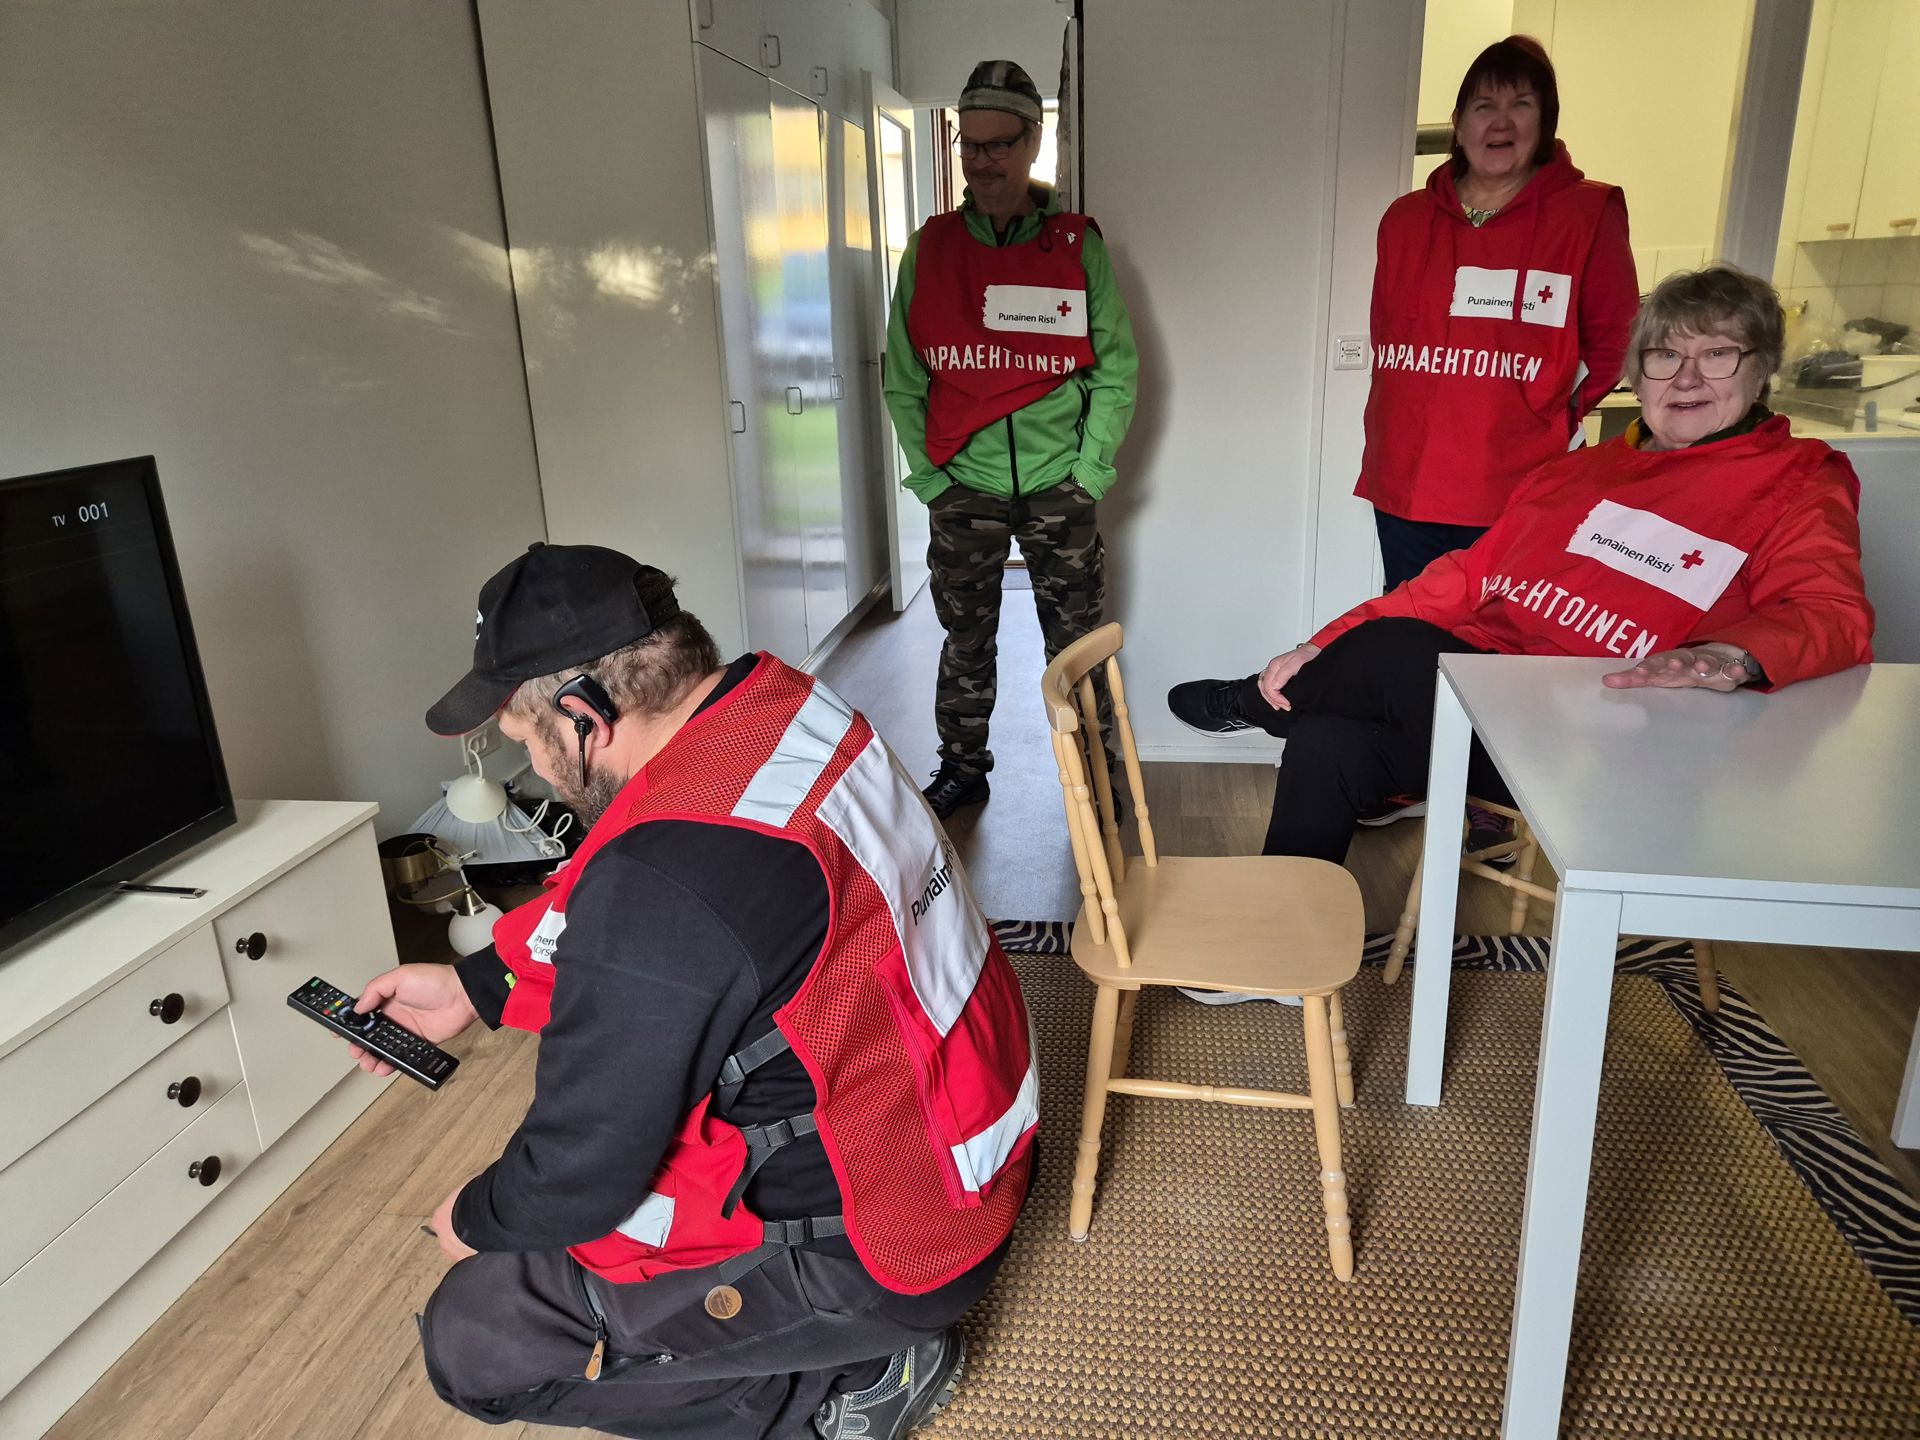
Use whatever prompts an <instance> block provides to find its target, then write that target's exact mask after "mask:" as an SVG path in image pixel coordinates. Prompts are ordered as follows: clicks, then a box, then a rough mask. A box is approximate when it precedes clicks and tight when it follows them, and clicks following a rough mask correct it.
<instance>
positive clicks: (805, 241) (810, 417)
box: [769, 85, 848, 665]
mask: <svg viewBox="0 0 1920 1440" xmlns="http://www.w3.org/2000/svg"><path fill="white" fill-rule="evenodd" d="M769 94H770V96H771V102H770V103H771V113H772V118H773V189H774V194H775V196H776V197H777V198H778V200H779V230H778V234H777V237H775V243H777V244H778V246H779V266H780V275H781V285H780V291H781V316H780V320H781V324H780V343H779V350H778V353H777V357H776V361H775V363H776V366H777V367H778V368H780V369H781V370H783V371H784V372H785V373H784V375H783V377H782V386H781V390H782V395H783V398H784V401H785V404H784V406H783V411H782V414H781V415H780V416H779V417H777V419H778V421H779V425H780V430H781V440H780V449H779V451H778V453H779V455H780V456H781V459H782V461H783V464H784V468H785V471H786V476H787V479H786V481H785V483H783V484H782V486H781V492H782V494H783V495H784V496H785V497H786V498H787V500H788V503H789V504H790V505H791V506H792V509H791V511H790V512H789V513H787V514H786V515H784V516H783V517H782V525H781V532H782V535H783V536H784V537H790V538H791V539H792V541H793V542H794V543H795V545H796V546H797V549H796V550H795V553H794V557H793V558H794V559H795V560H796V561H797V562H798V564H799V571H798V579H799V585H800V596H801V617H802V620H803V622H804V625H805V629H806V645H805V647H804V648H803V649H802V650H801V651H800V652H799V653H798V654H795V655H785V654H783V655H782V656H781V657H780V658H781V659H783V660H785V661H787V662H788V663H789V664H793V665H799V664H802V663H804V661H805V660H806V657H807V656H808V655H809V654H811V653H812V652H813V651H814V650H816V649H818V648H819V647H820V645H821V643H822V642H823V641H824V640H825V639H826V638H827V635H828V634H829V633H830V632H831V631H832V629H833V627H834V626H835V625H837V624H839V623H840V621H841V620H842V619H844V618H845V617H846V613H847V610H848V604H847V559H846V536H845V532H844V522H843V519H842V516H841V502H840V385H839V381H838V380H837V379H836V377H835V374H834V364H833V287H832V285H831V283H830V281H829V278H828V273H829V268H830V264H831V260H830V256H829V254H828V249H827V162H826V152H825V148H824V145H825V140H824V137H823V135H822V134H821V118H822V117H821V114H820V107H819V106H817V105H815V104H814V103H813V102H812V101H811V100H808V99H807V98H806V97H804V96H801V95H796V94H794V93H793V92H792V91H791V90H788V89H787V88H786V87H785V86H783V85H774V86H772V87H770V90H769Z"/></svg>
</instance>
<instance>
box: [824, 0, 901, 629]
mask: <svg viewBox="0 0 1920 1440" xmlns="http://www.w3.org/2000/svg"><path fill="white" fill-rule="evenodd" d="M862 3H863V4H864V0H862ZM826 125H827V226H828V236H829V245H830V248H831V250H832V255H833V276H832V278H833V369H834V390H835V393H837V394H838V395H839V396H840V508H841V517H842V522H843V523H842V535H843V537H844V545H845V551H846V569H847V574H846V591H847V601H848V603H849V604H859V603H860V602H862V601H864V600H865V599H866V598H867V595H868V593H869V592H870V591H872V590H873V588H874V586H875V585H876V584H877V583H878V582H879V581H880V580H882V579H883V578H884V577H885V576H886V575H887V536H886V501H885V500H883V499H882V498H881V491H882V490H883V489H884V488H885V486H886V480H885V479H884V477H883V476H882V474H881V470H880V452H881V448H882V443H883V442H884V443H885V444H887V445H891V444H892V443H893V440H892V437H891V436H890V435H887V434H886V433H885V432H884V431H883V430H882V428H881V421H880V416H881V405H880V350H879V344H878V341H879V339H880V336H879V333H878V332H877V331H876V330H875V329H874V325H873V289H874V286H873V274H874V270H873V250H874V237H873V205H872V202H871V199H870V197H869V195H868V189H869V186H870V185H871V183H872V162H871V160H870V159H869V157H868V154H867V132H866V131H865V130H863V129H861V128H860V125H859V124H856V123H855V122H853V121H850V120H844V119H842V118H840V117H839V116H838V115H829V116H827V117H826Z"/></svg>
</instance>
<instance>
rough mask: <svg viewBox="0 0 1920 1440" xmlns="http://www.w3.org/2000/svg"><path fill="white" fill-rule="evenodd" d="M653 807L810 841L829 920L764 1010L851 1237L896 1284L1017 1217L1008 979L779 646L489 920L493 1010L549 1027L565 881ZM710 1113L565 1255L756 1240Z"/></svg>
mask: <svg viewBox="0 0 1920 1440" xmlns="http://www.w3.org/2000/svg"><path fill="white" fill-rule="evenodd" d="M655 820H696V821H702V822H705V823H709V824H715V825H738V826H742V827H744V828H747V829H752V830H758V831H760V832H762V833H764V834H772V835H783V836H787V837H790V838H792V839H794V840H797V841H799V842H800V843H801V844H803V845H805V846H806V847H807V848H808V849H809V850H810V851H811V852H812V853H813V856H814V858H815V859H816V860H817V861H818V862H819V864H820V868H821V871H822V873H823V874H824V875H825V877H826V881H827V889H828V895H829V897H830V914H831V917H832V918H831V919H830V921H829V923H828V933H827V939H826V943H825V944H824V946H823V947H822V949H821V954H820V958H819V959H818V960H817V961H816V962H815V964H814V967H813V969H812V971H811V972H810V973H809V974H808V976H807V978H806V980H805V981H804V982H802V984H801V987H800V989H799V991H798V993H796V994H795V995H794V997H793V998H792V999H791V1000H790V1001H788V1002H787V1003H786V1004H785V1005H783V1006H782V1007H781V1008H780V1009H779V1010H778V1011H777V1012H776V1013H775V1016H774V1021H775V1024H776V1025H777V1027H778V1028H779V1030H780V1032H781V1033H782V1034H783V1035H784V1036H785V1037H786V1038H787V1040H788V1042H789V1043H790V1044H791V1046H792V1049H793V1052H794V1054H795V1055H796V1056H797V1057H798V1058H799V1060H800V1062H801V1063H802V1064H803V1065H804V1066H805V1067H806V1069H807V1073H808V1074H809V1075H810V1076H811V1077H812V1079H813V1084H814V1090H815V1094H816V1097H817V1100H816V1105H815V1109H814V1111H813V1119H814V1120H815V1122H817V1124H818V1126H819V1140H820V1142H821V1143H822V1144H823V1145H824V1146H825V1148H826V1153H827V1157H828V1160H829V1161H830V1162H831V1164H832V1167H833V1173H834V1176H835V1178H836V1179H837V1180H838V1182H839V1187H840V1196H841V1200H842V1203H843V1205H844V1216H845V1223H846V1229H847V1236H848V1238H849V1240H850V1241H851V1242H852V1244H853V1247H854V1250H855V1251H856V1253H858V1255H859V1256H860V1259H861V1261H862V1263H863V1264H864V1265H865V1266H866V1268H867V1271H868V1273H870V1274H871V1275H872V1276H873V1277H874V1279H875V1280H877V1281H879V1282H880V1283H881V1284H882V1285H884V1286H886V1287H887V1288H888V1289H891V1290H895V1291H898V1292H901V1293H903V1294H921V1293H924V1292H926V1291H928V1290H932V1289H935V1288H937V1287H938V1286H941V1285H944V1284H946V1283H947V1282H949V1281H951V1280H953V1279H955V1278H957V1277H958V1276H960V1275H962V1274H964V1273H965V1272H966V1271H967V1270H970V1269H972V1268H973V1266H975V1265H977V1264H978V1263H979V1262H980V1261H982V1260H984V1259H985V1258H986V1257H987V1256H988V1255H989V1254H990V1253H992V1251H993V1250H994V1249H995V1248H996V1247H997V1246H998V1245H999V1244H1000V1243H1001V1241H1003V1240H1004V1239H1006V1237H1007V1235H1008V1233H1009V1232H1010V1231H1011V1230H1012V1228H1013V1222H1014V1220H1015V1219H1016V1218H1017V1217H1018V1215H1019V1213H1020V1207H1021V1204H1022V1202H1023V1201H1024V1199H1025V1198H1026V1191H1027V1177H1028V1172H1029V1170H1030V1168H1031V1166H1032V1160H1033V1136H1034V1131H1035V1127H1036V1125H1037V1123H1038V1118H1039V1109H1038V1075H1037V1071H1036V1069H1035V1062H1034V1056H1033V1052H1032V1048H1031V1044H1030V1032H1029V1029H1028V1021H1027V1012H1026V1004H1025V1001H1024V1000H1023V999H1022V997H1021V994H1020V984H1019V981H1018V979H1017V978H1016V977H1015V976H1014V973H1013V967H1012V966H1011V965H1009V964H1008V962H1007V958H1006V956H1005V954H1004V953H1003V952H1002V951H1001V949H1000V946H999V944H998V942H996V941H995V940H994V938H993V935H992V932H991V931H989V930H988V928H987V926H986V922H985V921H984V920H983V919H982V918H981V915H980V911H979V908H978V907H977V906H976V905H975V904H974V901H973V896H972V893H971V891H970V890H969V889H968V887H967V884H966V877H965V874H964V873H963V872H962V870H961V869H960V864H959V861H958V859H957V858H956V857H955V856H954V854H953V852H952V850H951V848H950V847H949V845H948V843H947V840H946V837H945V835H944V834H943V833H942V832H941V830H940V828H939V826H938V825H937V824H936V823H935V821H934V819H933V815H932V812H930V811H929V810H928V809H927V807H926V803H925V802H924V801H923V800H922V799H921V796H920V793H919V791H918V790H917V789H916V788H915V787H914V785H913V782H912V781H911V780H910V779H908V777H907V775H906V772H905V771H903V770H902V769H901V768H900V764H899V761H897V760H896V759H895V758H894V757H893V754H892V752H891V751H889V750H888V749H887V747H886V745H885V744H884V743H883V742H882V741H881V740H880V739H879V738H878V737H877V736H876V735H875V734H874V733H873V730H872V727H870V726H869V725H868V724H867V721H866V720H865V718H864V717H862V716H860V715H858V714H856V713H854V712H853V711H852V710H850V709H849V708H848V707H847V706H846V704H845V703H844V702H843V701H842V700H841V699H840V698H839V697H838V696H837V695H835V694H833V692H832V691H830V690H828V689H827V688H826V687H825V686H824V685H820V684H818V683H816V682H815V681H814V680H812V679H811V678H810V677H808V676H806V675H803V674H801V673H800V672H799V671H796V670H793V669H790V668H789V667H788V666H786V665H784V664H782V663H781V662H780V661H778V660H776V659H774V658H773V657H771V656H768V655H762V656H761V657H760V663H759V664H758V665H757V666H756V667H755V668H754V670H753V672H752V673H751V674H750V675H749V676H748V677H747V679H745V680H744V681H742V682H741V683H740V684H739V685H738V686H736V687H735V688H734V689H733V690H732V691H731V692H729V693H728V694H727V695H725V696H723V697H721V699H720V700H718V701H717V702H715V703H714V704H713V705H710V706H709V707H707V709H705V710H703V711H701V712H700V713H699V714H697V715H695V716H694V717H693V719H692V720H690V721H688V723H687V724H686V726H685V727H684V728H683V729H682V730H681V731H680V732H679V733H678V734H677V735H675V736H674V738H673V739H672V741H670V742H669V743H668V745H667V747H666V749H664V750H662V751H661V752H660V754H658V755H657V756H655V757H654V758H653V760H652V761H651V762H649V763H648V765H647V766H646V767H645V768H644V769H643V770H641V772H640V773H639V774H638V775H636V776H634V778H633V779H632V781H630V782H629V783H628V785H627V787H626V788H625V789H624V790H623V791H621V793H620V795H619V797H618V798H617V799H616V800H615V801H614V803H613V805H612V806H610V807H609V808H608V810H607V812H606V814H605V815H603V816H602V817H601V818H600V820H599V822H598V823H597V824H596V825H595V826H594V827H593V829H592V830H591V831H589V832H588V834H587V837H586V839H585V840H583V841H582V842H581V845H580V849H579V852H578V853H577V854H576V855H575V856H574V857H573V859H572V860H571V861H570V862H569V863H568V865H567V866H566V867H565V868H564V869H562V870H561V871H559V872H558V873H557V874H555V875H554V876H552V877H551V878H550V879H549V880H548V882H547V886H548V892H547V894H545V895H543V896H541V897H540V898H539V899H537V900H534V901H531V902H529V903H528V904H526V905H523V906H520V907H518V908H517V909H515V910H514V911H512V912H511V913H510V914H508V915H506V916H504V917H503V918H502V919H501V920H500V921H499V922H498V923H496V924H495V926H494V944H495V946H496V948H497V949H498V951H499V954H500V957H501V959H502V960H504V961H505V962H506V964H507V965H508V967H509V968H510V969H511V970H512V971H513V975H514V985H513V988H512V990H511V992H510V994H509V997H508V1000H507V1005H506V1009H505V1012H504V1015H503V1018H504V1020H505V1022H506V1023H507V1024H510V1025H514V1026H517V1027H519V1028H521V1029H527V1030H538V1029H540V1028H541V1027H542V1026H543V1025H544V1024H545V1023H546V1021H547V1018H548V1013H549V1006H550V1002H551V999H552V994H553V985H554V973H555V971H554V958H555V950H556V945H557V943H558V942H559V941H560V939H561V938H562V936H563V935H564V933H565V930H566V903H567V896H568V895H569V893H570V892H571V891H572V889H573V886H574V884H575V882H576V881H577V879H578V877H579V875H580V874H581V872H582V871H583V870H584V869H585V867H586V866H587V865H589V864H590V863H592V860H593V856H594V854H595V852H597V851H598V850H599V849H600V848H601V847H602V846H603V845H605V844H607V843H608V842H609V841H611V840H612V839H614V838H615V837H616V836H619V835H622V834H625V833H626V832H627V831H628V830H631V829H632V828H634V827H635V826H637V825H644V824H647V823H649V822H651V821H655ZM741 883H743V884H751V883H752V877H751V876H742V877H741ZM635 923H636V926H640V925H643V924H644V917H640V916H636V917H635ZM560 959H561V963H564V955H562V956H561V957H560ZM713 1108H714V1105H713V1103H712V1097H711V1096H710V1097H708V1098H707V1099H705V1100H702V1101H701V1103H700V1104H699V1105H697V1106H695V1107H694V1109H693V1111H692V1113H690V1114H689V1115H688V1116H687V1117H686V1120H685V1122H684V1123H683V1125H682V1127H681V1131H680V1134H679V1136H678V1137H677V1139H676V1141H675V1143H674V1144H673V1146H672V1147H671V1148H670V1149H669V1150H668V1152H667V1154H666V1156H665V1157H664V1159H663V1160H662V1162H661V1166H660V1169H659V1172H658V1173H657V1174H656V1175H655V1176H654V1178H653V1180H652V1182H651V1187H650V1193H649V1194H648V1195H647V1196H646V1198H645V1199H644V1200H643V1201H642V1202H641V1203H640V1205H639V1206H638V1207H637V1208H636V1209H635V1210H634V1212H633V1214H632V1215H630V1216H629V1217H628V1218H627V1219H626V1220H624V1221H622V1222H621V1224H620V1225H619V1227H617V1228H616V1229H615V1230H614V1231H613V1233H611V1234H609V1235H607V1236H605V1237H604V1238H602V1239H599V1240H595V1241H592V1242H590V1243H588V1244H584V1245H574V1246H571V1247H569V1249H570V1251H571V1253H572V1254H573V1256H574V1258H575V1259H577V1260H578V1261H579V1262H580V1263H581V1264H582V1265H584V1266H586V1267H587V1268H588V1269H589V1270H592V1271H594V1272H595V1273H596V1274H598V1275H602V1276H604V1277H606V1278H607V1279H609V1280H613V1281H638V1280H647V1279H650V1278H652V1277H653V1276H655V1275H658V1274H661V1273H664V1272H666V1271H670V1270H680V1269H690V1268H694V1267H699V1266H706V1265H713V1264H717V1263H719V1262H721V1261H724V1260H727V1259H730V1258H732V1257H735V1256H739V1255H744V1254H746V1253H747V1252H749V1251H752V1250H754V1249H756V1248H758V1247H759V1246H760V1244H761V1242H762V1239H763V1232H764V1226H763V1223H762V1221H761V1220H760V1219H759V1218H758V1217H756V1216H754V1215H752V1214H751V1213H750V1212H749V1211H748V1210H747V1208H746V1207H745V1206H744V1205H737V1206H735V1207H734V1208H732V1210H731V1213H730V1214H723V1211H724V1210H726V1208H727V1206H726V1200H727V1197H728V1195H729V1192H730V1191H732V1190H733V1188H734V1186H735V1183H736V1181H738V1180H739V1178H740V1177H741V1174H742V1167H743V1166H744V1164H745V1162H746V1153H747V1146H746V1143H745V1141H744V1139H743V1138H742V1135H741V1132H740V1131H739V1129H737V1128H736V1127H735V1126H733V1125H731V1124H729V1123H728V1122H727V1121H726V1120H725V1119H724V1118H721V1117H718V1116H716V1115H714V1114H713V1113H712V1110H713ZM780 1218H787V1217H780Z"/></svg>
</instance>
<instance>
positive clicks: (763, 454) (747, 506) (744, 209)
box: [686, 46, 809, 662]
mask: <svg viewBox="0 0 1920 1440" xmlns="http://www.w3.org/2000/svg"><path fill="white" fill-rule="evenodd" d="M694 54H695V55H696V57H697V58H698V63H699V67H700V68H699V74H700V108H701V116H702V121H703V124H704V127H705V130H706V144H707V177H708V185H709V187H710V190H711V198H712V204H713V242H714V244H713V248H714V265H715V275H714V282H715V287H716V289H717V291H718V293H719V297H720V328H721V336H722V346H721V348H722V349H723V351H724V352H725V355H724V362H725V370H726V388H727V395H726V409H727V429H728V431H729V432H730V433H729V437H728V438H729V439H730V441H731V443H732V446H733V490H734V513H735V523H736V526H737V536H738V543H739V546H740V561H741V573H742V582H743V585H744V587H745V591H746V596H745V601H746V622H747V643H748V644H749V645H750V646H752V647H753V648H754V649H756V650H770V651H772V652H773V653H774V654H775V655H778V656H779V657H780V658H781V659H783V660H788V661H795V662H797V661H799V660H801V659H802V658H804V657H805V655H806V653H807V650H808V648H809V646H808V644H807V623H806V593H805V583H804V582H805V576H804V573H803V571H802V568H801V562H800V527H799V522H798V518H797V516H798V509H799V495H798V488H797V485H796V482H795V478H794V475H793V467H792V463H791V459H790V452H791V447H792V437H791V435H790V433H789V427H790V426H791V425H792V423H793V421H792V420H791V419H790V418H789V415H788V411H789V409H790V408H795V409H797V408H800V406H799V402H798V400H797V398H796V397H795V395H794V394H793V392H792V390H790V389H789V385H790V384H791V381H790V379H789V378H788V377H789V375H790V372H791V370H792V363H791V359H790V357H789V355H788V351H789V349H790V347H791V344H792V341H791V339H790V337H789V335H788V333H787V323H786V311H787V303H788V302H787V293H786V267H785V265H784V263H783V253H782V250H781V234H782V229H783V223H782V215H781V211H780V199H779V187H778V186H777V185H776V183H775V153H776V152H775V141H774V129H773V122H772V117H771V112H770V110H769V93H770V92H771V91H772V90H774V89H777V88H778V87H776V86H773V85H771V84H770V83H769V82H768V80H767V78H766V76H764V75H761V74H758V73H756V72H755V71H752V70H749V69H748V68H747V67H746V66H744V65H741V64H738V63H736V62H735V61H732V60H729V59H727V58H726V56H724V55H720V54H717V53H715V52H714V51H712V50H709V49H707V48H706V47H705V46H696V47H694ZM686 483H689V484H697V483H702V482H701V481H700V480H699V479H698V478H697V477H691V476H690V477H687V480H686Z"/></svg>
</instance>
